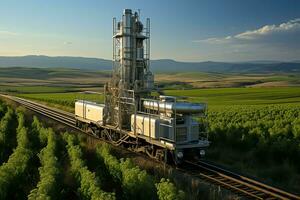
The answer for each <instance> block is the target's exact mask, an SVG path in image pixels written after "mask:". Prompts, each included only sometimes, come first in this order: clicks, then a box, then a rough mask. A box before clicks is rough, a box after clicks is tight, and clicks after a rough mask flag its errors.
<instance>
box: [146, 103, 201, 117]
mask: <svg viewBox="0 0 300 200" xmlns="http://www.w3.org/2000/svg"><path fill="white" fill-rule="evenodd" d="M143 106H144V107H145V108H147V109H150V110H157V111H158V110H159V111H161V112H167V113H175V112H176V113H185V114H195V113H201V112H204V111H205V110H206V104H199V103H187V102H176V103H175V102H162V101H156V100H153V101H152V100H146V101H144V102H143Z"/></svg>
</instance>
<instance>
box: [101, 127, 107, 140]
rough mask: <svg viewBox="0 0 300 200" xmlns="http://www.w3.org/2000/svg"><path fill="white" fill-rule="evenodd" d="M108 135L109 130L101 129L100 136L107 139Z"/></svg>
mask: <svg viewBox="0 0 300 200" xmlns="http://www.w3.org/2000/svg"><path fill="white" fill-rule="evenodd" d="M107 135H108V131H107V130H106V129H103V130H102V131H100V137H101V138H102V139H104V140H106V139H107Z"/></svg>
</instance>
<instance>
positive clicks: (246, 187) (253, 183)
mask: <svg viewBox="0 0 300 200" xmlns="http://www.w3.org/2000/svg"><path fill="white" fill-rule="evenodd" d="M0 96H3V97H5V98H8V99H10V100H12V101H15V102H17V103H19V104H21V105H23V106H24V107H26V108H28V109H29V110H32V111H34V112H36V113H39V114H41V115H44V116H46V117H49V118H51V119H53V120H55V121H58V122H60V123H62V124H65V125H67V126H69V127H71V128H73V129H76V130H78V131H80V132H83V133H86V134H88V135H89V136H92V137H94V138H95V139H99V138H97V137H95V136H94V135H92V134H90V133H87V132H84V131H83V130H82V129H80V128H78V127H76V125H75V122H76V120H75V118H74V117H75V116H74V114H72V113H68V112H65V111H61V110H59V109H56V108H50V107H48V106H45V105H42V104H39V103H36V102H33V101H30V100H26V99H22V98H19V97H14V96H9V95H2V94H0ZM184 166H185V167H186V168H179V169H180V170H182V171H184V172H186V173H189V174H191V175H193V176H195V177H199V178H202V179H203V178H204V179H206V180H207V181H209V182H211V183H213V184H216V185H219V186H222V187H224V188H225V189H228V190H230V191H232V192H233V193H235V194H237V195H239V196H243V197H247V198H249V199H268V200H272V199H292V200H294V199H295V200H300V197H299V196H297V195H295V194H292V193H289V192H286V191H283V190H281V189H278V188H276V187H273V186H270V185H267V184H265V183H262V182H259V181H257V180H254V179H251V178H248V177H245V176H242V175H240V174H237V173H234V172H231V171H229V170H227V169H224V168H222V167H220V166H217V165H215V164H212V163H209V162H204V161H198V162H192V161H184Z"/></svg>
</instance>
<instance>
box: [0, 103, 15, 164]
mask: <svg viewBox="0 0 300 200" xmlns="http://www.w3.org/2000/svg"><path fill="white" fill-rule="evenodd" d="M14 124H15V114H14V111H13V110H12V109H11V108H8V110H7V112H6V114H5V115H4V117H3V118H2V119H1V121H0V163H1V162H3V161H5V160H6V159H7V156H8V155H9V154H10V153H11V152H12V149H13V148H14V147H15V136H16V135H15V132H16V131H15V130H14V129H15V126H14Z"/></svg>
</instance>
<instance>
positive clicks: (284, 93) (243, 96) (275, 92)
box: [165, 87, 300, 106]
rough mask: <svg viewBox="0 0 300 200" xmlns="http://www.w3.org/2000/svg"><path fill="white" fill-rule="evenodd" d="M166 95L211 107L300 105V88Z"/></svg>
mask: <svg viewBox="0 0 300 200" xmlns="http://www.w3.org/2000/svg"><path fill="white" fill-rule="evenodd" d="M165 94H166V95H172V96H185V97H187V98H188V100H189V101H192V102H207V103H208V105H209V106H214V105H258V104H282V103H300V87H278V88H218V89H191V90H165Z"/></svg>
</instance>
